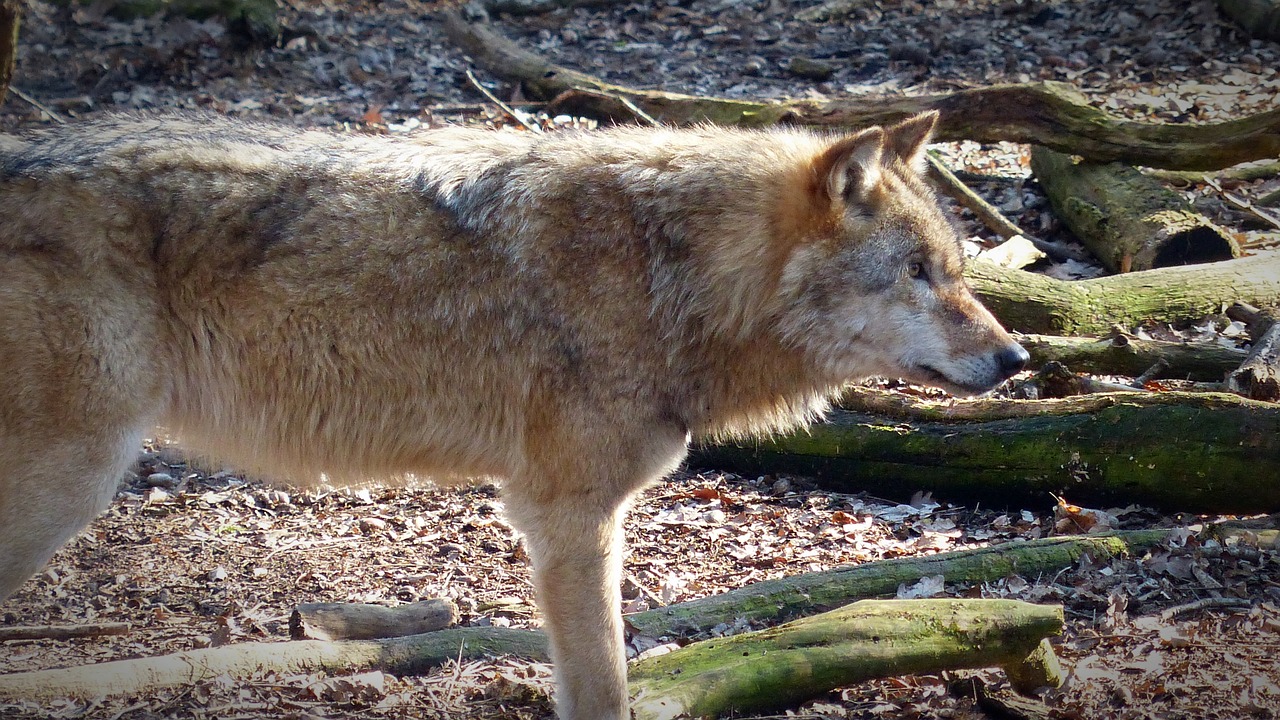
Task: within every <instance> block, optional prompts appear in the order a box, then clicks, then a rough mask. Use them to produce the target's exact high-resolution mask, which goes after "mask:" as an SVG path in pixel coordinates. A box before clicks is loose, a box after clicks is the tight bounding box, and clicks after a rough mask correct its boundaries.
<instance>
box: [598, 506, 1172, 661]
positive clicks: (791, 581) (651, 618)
mask: <svg viewBox="0 0 1280 720" xmlns="http://www.w3.org/2000/svg"><path fill="white" fill-rule="evenodd" d="M1171 533H1172V531H1171V530H1136V531H1126V532H1120V533H1110V534H1098V535H1076V536H1066V537H1051V538H1041V539H1037V540H1028V541H1025V542H1023V541H1018V542H1007V543H1000V544H996V545H991V546H988V547H981V548H974V549H968V550H955V551H951V552H944V553H938V554H936V555H927V556H922V557H910V558H894V559H891V560H879V561H876V562H869V563H862V564H859V565H849V566H845V567H839V568H835V569H833V570H825V571H822V572H813V573H804V574H801V575H792V576H789V577H784V578H778V579H776V580H765V581H762V582H758V583H752V584H751V585H747V586H746V587H741V588H737V589H735V590H730V591H728V592H725V593H721V594H719V595H711V596H708V597H702V598H697V599H694V600H688V601H685V602H681V603H676V604H674V605H667V606H666V607H660V608H655V609H653V610H646V611H644V612H641V613H635V614H632V615H627V616H626V617H625V618H624V620H625V623H626V626H627V632H628V634H629V635H631V636H632V637H635V636H640V637H647V638H661V637H674V638H696V637H701V636H704V635H705V634H706V633H708V632H710V631H711V630H712V629H713V628H716V627H719V626H724V625H729V626H733V625H734V624H735V623H738V622H746V623H749V624H751V625H762V624H772V623H779V622H783V621H786V620H791V619H794V618H797V617H802V616H804V615H809V614H812V613H814V612H818V611H822V610H829V609H832V608H837V607H840V606H842V605H846V604H848V603H850V602H853V601H854V600H861V599H868V598H877V597H885V596H888V595H893V594H894V593H895V592H897V590H898V587H899V586H900V585H904V584H905V585H910V584H913V583H916V582H918V581H919V580H920V579H921V578H926V577H934V576H937V575H942V576H943V577H945V578H946V579H947V581H948V582H966V583H972V584H975V585H976V584H980V583H984V582H995V581H997V580H1000V579H1001V578H1006V577H1010V576H1012V575H1021V576H1023V577H1027V578H1035V577H1037V576H1040V575H1053V574H1054V573H1058V572H1061V571H1063V570H1067V569H1069V568H1071V567H1074V566H1075V565H1076V563H1078V562H1079V560H1080V558H1081V557H1084V556H1086V555H1088V556H1089V557H1091V558H1094V559H1095V560H1100V561H1101V560H1107V559H1110V558H1115V557H1124V556H1128V555H1131V554H1141V553H1142V552H1143V551H1145V550H1148V549H1151V548H1154V547H1156V546H1158V545H1160V544H1161V543H1163V542H1164V541H1165V540H1167V539H1168V538H1169V537H1170V534H1171Z"/></svg>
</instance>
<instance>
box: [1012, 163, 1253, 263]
mask: <svg viewBox="0 0 1280 720" xmlns="http://www.w3.org/2000/svg"><path fill="white" fill-rule="evenodd" d="M1031 171H1032V172H1033V173H1034V174H1035V176H1036V179H1037V180H1039V181H1040V184H1041V185H1042V186H1043V187H1044V190H1045V193H1046V194H1047V195H1048V196H1049V200H1050V202H1052V203H1053V206H1054V209H1055V210H1057V212H1058V215H1059V217H1061V218H1062V219H1063V221H1064V222H1066V224H1067V227H1069V228H1071V231H1072V232H1073V233H1075V235H1076V237H1077V238H1079V239H1080V241H1081V242H1082V243H1084V245H1085V247H1087V248H1089V250H1090V251H1092V252H1093V254H1094V255H1095V256H1096V257H1098V259H1100V260H1101V261H1102V264H1103V265H1105V266H1106V267H1107V269H1108V270H1110V271H1111V272H1129V271H1130V270H1150V269H1152V268H1157V267H1167V266H1170V265H1187V264H1192V263H1205V262H1214V261H1218V260H1230V259H1231V258H1234V257H1239V256H1240V246H1239V245H1237V244H1236V242H1235V240H1234V239H1233V238H1232V237H1231V236H1230V235H1229V234H1227V233H1226V232H1225V231H1223V230H1222V229H1221V228H1219V227H1217V226H1216V225H1214V224H1213V223H1212V222H1210V221H1209V219H1208V218H1206V217H1204V216H1203V215H1200V214H1199V213H1197V212H1195V211H1194V210H1192V209H1191V206H1190V204H1188V203H1187V201H1186V200H1184V199H1183V198H1182V196H1181V195H1178V194H1177V193H1174V192H1172V191H1170V190H1168V189H1167V188H1165V187H1164V186H1163V185H1161V184H1160V183H1159V182H1158V181H1156V180H1154V179H1153V178H1150V177H1148V176H1146V175H1143V174H1142V173H1140V172H1138V170H1137V168H1134V167H1130V166H1128V165H1123V164H1120V163H1107V164H1098V163H1078V162H1075V161H1073V160H1072V159H1071V157H1070V156H1068V155H1064V154H1062V153H1059V152H1054V151H1053V150H1049V149H1047V148H1043V147H1034V148H1032V150H1031Z"/></svg>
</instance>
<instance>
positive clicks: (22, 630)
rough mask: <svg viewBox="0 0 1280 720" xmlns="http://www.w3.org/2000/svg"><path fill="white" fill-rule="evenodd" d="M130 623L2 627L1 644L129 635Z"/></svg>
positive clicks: (0, 628) (0, 633)
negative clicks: (18, 641) (16, 641)
mask: <svg viewBox="0 0 1280 720" xmlns="http://www.w3.org/2000/svg"><path fill="white" fill-rule="evenodd" d="M128 634H129V624H128V623H85V624H83V625H19V626H15V627H3V626H0V642H5V641H9V640H70V639H72V638H82V637H102V636H104V635H128Z"/></svg>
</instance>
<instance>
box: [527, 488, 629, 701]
mask: <svg viewBox="0 0 1280 720" xmlns="http://www.w3.org/2000/svg"><path fill="white" fill-rule="evenodd" d="M592 495H593V493H591V492H581V491H580V492H579V493H574V494H566V495H564V496H561V497H558V498H556V499H555V500H551V499H550V498H546V499H545V500H551V501H550V502H539V501H537V500H531V499H527V498H512V503H511V505H512V508H511V509H512V512H511V515H512V519H513V521H514V522H515V524H516V525H517V526H518V527H519V528H520V530H522V531H523V532H524V533H525V537H526V540H527V542H528V543H529V553H530V555H531V556H532V558H533V580H534V586H535V587H536V589H537V593H538V607H539V608H540V609H541V610H542V614H543V616H544V618H545V621H546V625H545V628H546V631H547V633H548V635H550V637H551V657H552V661H553V663H554V665H555V675H556V688H557V693H556V713H557V715H558V716H559V717H560V718H562V720H624V719H625V718H628V717H630V714H629V712H628V710H627V670H626V657H625V654H624V652H623V646H622V645H623V638H622V620H621V598H620V595H619V583H620V582H621V579H622V578H621V576H622V549H621V540H622V518H623V515H624V514H625V508H624V507H623V505H624V503H623V501H622V499H619V501H618V502H614V503H598V502H597V501H598V500H599V499H600V498H596V497H592Z"/></svg>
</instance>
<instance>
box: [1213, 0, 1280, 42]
mask: <svg viewBox="0 0 1280 720" xmlns="http://www.w3.org/2000/svg"><path fill="white" fill-rule="evenodd" d="M1218 7H1221V8H1222V11H1223V12H1225V13H1226V14H1227V16H1228V17H1230V18H1231V19H1232V20H1235V21H1236V23H1237V24H1238V25H1240V27H1242V28H1244V29H1245V31H1246V32H1248V33H1249V34H1250V35H1252V36H1253V37H1256V38H1258V39H1259V40H1276V41H1280V2H1277V0H1218Z"/></svg>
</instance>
